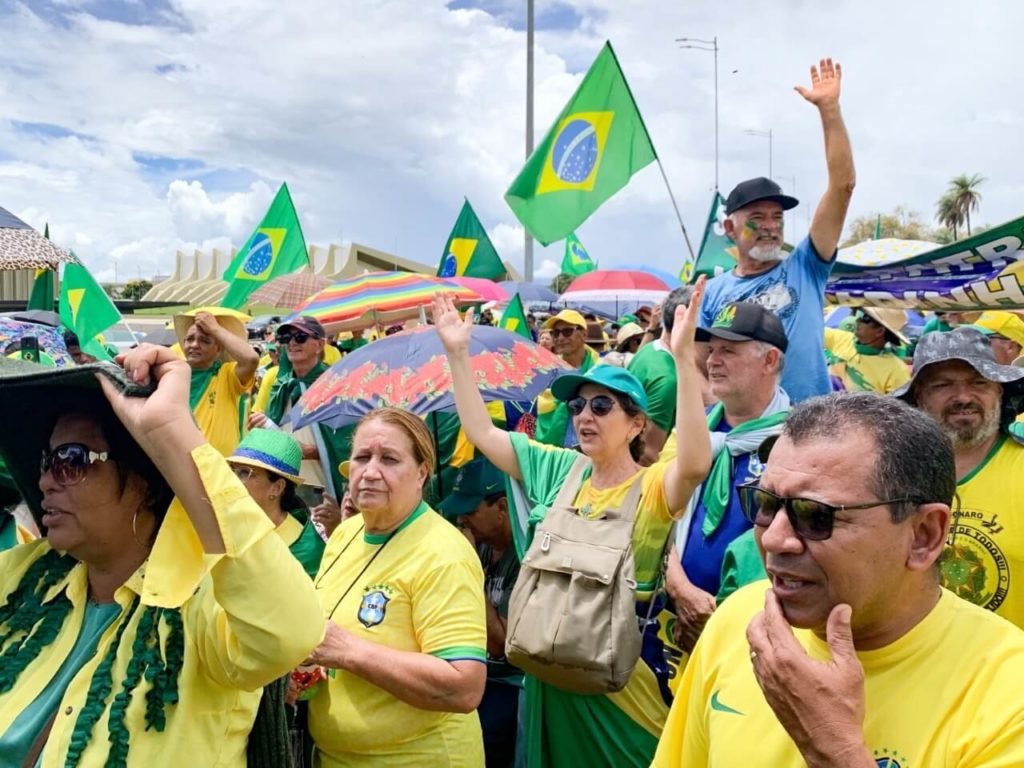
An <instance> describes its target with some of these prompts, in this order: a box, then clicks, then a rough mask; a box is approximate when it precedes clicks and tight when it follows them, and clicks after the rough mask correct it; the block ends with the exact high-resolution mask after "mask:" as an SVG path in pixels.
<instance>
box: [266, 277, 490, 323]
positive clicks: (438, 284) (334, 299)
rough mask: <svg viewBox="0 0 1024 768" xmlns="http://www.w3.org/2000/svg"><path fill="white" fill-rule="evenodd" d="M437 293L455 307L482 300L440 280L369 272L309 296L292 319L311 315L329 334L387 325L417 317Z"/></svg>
mask: <svg viewBox="0 0 1024 768" xmlns="http://www.w3.org/2000/svg"><path fill="white" fill-rule="evenodd" d="M439 291H447V292H448V293H450V294H451V295H452V298H453V299H454V301H455V302H456V303H457V304H475V303H479V302H481V301H483V299H482V298H481V297H480V296H479V295H478V294H477V293H476V292H475V291H472V290H470V289H469V288H465V287H463V286H461V285H457V284H456V283H451V282H448V281H447V280H442V279H441V278H439V277H432V276H430V275H417V274H414V273H412V272H368V273H367V274H365V275H359V276H358V277H352V278H349V279H348V280H342V281H341V282H338V283H335V284H334V285H332V286H330V287H328V288H325V289H324V290H322V291H320V292H319V293H317V294H315V295H313V296H310V297H309V299H307V300H306V301H305V302H304V303H302V304H301V305H299V306H298V307H296V309H295V312H294V313H293V314H292V315H291V317H296V316H298V315H312V316H313V317H315V318H316V319H317V320H319V321H320V322H321V323H322V324H323V325H324V326H325V327H326V328H327V330H328V331H330V332H335V331H350V330H356V329H358V328H369V327H370V326H373V325H390V324H392V323H396V322H401V321H403V320H409V319H411V318H414V317H417V316H418V315H419V312H420V307H421V306H426V305H429V304H430V303H431V302H432V301H433V300H434V296H435V295H436V294H437V293H438V292H439ZM285 322H287V320H286V321H285Z"/></svg>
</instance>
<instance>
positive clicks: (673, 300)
mask: <svg viewBox="0 0 1024 768" xmlns="http://www.w3.org/2000/svg"><path fill="white" fill-rule="evenodd" d="M694 290H695V289H694V286H692V285H684V286H682V287H680V288H676V289H675V290H674V291H672V293H670V294H669V295H668V296H666V297H665V301H664V302H663V303H662V305H661V327H662V328H664V329H665V330H666V331H668V332H669V333H672V326H673V325H674V324H675V322H676V308H677V307H688V306H690V301H691V300H692V299H693V292H694Z"/></svg>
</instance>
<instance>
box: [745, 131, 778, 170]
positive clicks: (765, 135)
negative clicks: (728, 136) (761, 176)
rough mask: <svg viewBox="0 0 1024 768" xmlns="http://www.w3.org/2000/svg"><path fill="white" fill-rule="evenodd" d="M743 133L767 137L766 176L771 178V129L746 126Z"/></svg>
mask: <svg viewBox="0 0 1024 768" xmlns="http://www.w3.org/2000/svg"><path fill="white" fill-rule="evenodd" d="M744 133H745V134H747V135H748V136H760V137H762V138H767V139H768V178H769V179H770V178H772V129H771V128H769V129H768V130H767V131H759V130H756V129H754V128H748V129H747V130H745V131H744Z"/></svg>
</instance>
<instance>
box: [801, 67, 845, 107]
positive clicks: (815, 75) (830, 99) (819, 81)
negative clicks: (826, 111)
mask: <svg viewBox="0 0 1024 768" xmlns="http://www.w3.org/2000/svg"><path fill="white" fill-rule="evenodd" d="M842 81H843V68H842V67H841V66H840V65H839V62H835V63H834V64H833V62H832V59H822V60H821V62H820V63H819V64H818V66H817V67H815V66H814V65H813V64H812V65H811V87H810V88H809V89H808V88H804V87H803V86H801V85H797V86H794V87H793V89H794V90H795V91H796V92H797V93H799V94H800V95H801V96H803V97H804V98H805V99H807V101H809V102H811V104H814V105H815V106H816V107H818V108H819V109H820V108H821V107H824V106H832V105H836V104H838V103H839V90H840V85H841V84H842Z"/></svg>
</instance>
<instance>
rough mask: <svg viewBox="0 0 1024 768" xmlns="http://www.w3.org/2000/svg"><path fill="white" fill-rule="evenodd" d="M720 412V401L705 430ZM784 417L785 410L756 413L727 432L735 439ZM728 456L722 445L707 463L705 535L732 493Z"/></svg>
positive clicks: (718, 419) (719, 419) (719, 417)
mask: <svg viewBox="0 0 1024 768" xmlns="http://www.w3.org/2000/svg"><path fill="white" fill-rule="evenodd" d="M724 415H725V406H724V405H722V404H721V403H718V404H717V405H715V407H714V408H712V409H711V411H710V412H709V413H708V429H709V430H710V431H712V432H714V430H715V429H716V428H717V427H718V425H719V424H720V423H721V422H722V416H724ZM788 416H789V410H788V409H787V410H784V411H776V412H775V413H772V414H769V415H767V416H759V417H757V418H756V419H752V420H751V421H745V422H743V423H742V424H740V425H739V426H738V427H733V428H732V429H731V430H730V431H729V433H728V434H729V435H730V436H732V437H734V438H735V437H737V436H739V435H743V434H745V433H748V432H756V431H758V430H766V429H771V428H772V427H776V426H778V425H779V424H781V423H782V422H784V421H785V420H786V417H788ZM732 458H733V457H732V454H731V453H730V452H729V448H728V445H724V446H723V447H722V450H721V451H719V452H718V455H717V456H716V457H715V460H714V462H713V463H712V465H711V472H709V473H708V479H707V480H705V481H704V525H703V526H702V528H701V530H702V531H703V533H704V536H705V538H706V537H708V536H710V535H711V534H713V533H714V532H715V531H717V530H718V526H719V525H721V523H722V518H723V517H725V510H726V509H727V508H728V507H729V496H730V495H731V494H732Z"/></svg>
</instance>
